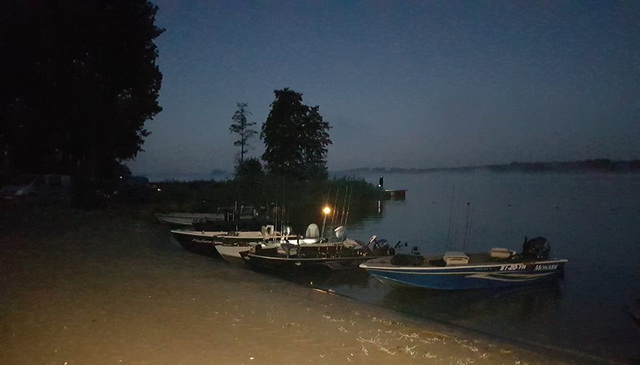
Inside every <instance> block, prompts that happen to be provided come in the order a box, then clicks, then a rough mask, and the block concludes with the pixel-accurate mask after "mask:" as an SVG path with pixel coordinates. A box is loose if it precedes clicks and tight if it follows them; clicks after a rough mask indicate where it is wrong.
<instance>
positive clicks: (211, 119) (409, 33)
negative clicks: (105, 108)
mask: <svg viewBox="0 0 640 365" xmlns="http://www.w3.org/2000/svg"><path fill="white" fill-rule="evenodd" d="M155 4H156V5H158V6H159V11H158V14H157V18H156V25H157V26H159V27H161V28H164V29H166V31H165V33H163V34H162V35H161V36H160V37H159V38H158V39H157V40H156V44H157V46H158V48H159V53H160V56H159V60H158V63H159V66H160V69H161V71H162V73H163V76H164V78H163V84H162V89H161V92H160V99H159V102H160V105H161V106H162V107H163V108H164V110H163V111H162V112H161V113H160V114H158V115H157V116H156V117H155V119H154V120H152V121H149V122H147V124H146V128H147V129H148V130H149V131H151V132H152V134H151V135H150V136H149V137H147V138H146V142H145V144H144V146H143V148H144V149H145V152H142V153H140V154H139V155H138V157H137V158H136V160H135V161H132V162H130V163H129V166H130V167H131V169H132V171H133V172H134V173H142V174H145V173H146V174H159V173H163V174H182V173H208V172H209V171H211V170H213V169H223V170H228V171H231V170H232V169H233V166H234V158H235V155H236V153H237V152H238V151H239V149H238V147H235V146H233V141H234V140H236V139H237V135H233V134H231V133H230V132H229V126H230V125H231V122H232V120H231V117H232V116H233V114H234V112H235V111H236V109H237V106H236V103H238V102H246V103H248V110H249V111H250V112H251V113H252V114H251V115H250V116H249V120H250V121H253V122H256V123H257V124H256V125H255V126H254V128H255V129H256V130H258V131H259V130H260V127H261V126H262V124H263V123H264V121H265V120H266V118H267V116H268V114H269V110H270V104H271V103H272V102H273V101H274V93H273V91H274V90H276V89H283V88H285V87H288V88H290V89H293V90H295V91H297V92H300V93H302V94H303V102H304V103H305V104H306V105H309V106H315V105H318V106H319V107H320V114H321V115H322V116H323V118H324V120H325V121H328V122H329V123H330V125H331V126H332V129H331V130H330V131H329V133H330V136H331V139H332V141H333V145H330V146H329V154H328V164H327V165H328V168H329V169H330V170H341V169H348V168H357V167H406V168H408V167H416V168H431V167H457V166H473V165H485V164H499V163H510V162H513V161H519V162H532V161H564V160H583V159H591V158H609V159H621V160H630V159H640V2H637V1H615V2H614V1H592V2H591V1H561V2H560V1H500V2H497V1H495V2H494V1H482V2H471V1H193V0H190V1H187V0H157V1H155ZM251 145H252V146H253V147H254V148H253V149H252V150H251V151H250V152H249V156H250V157H260V155H261V154H262V152H263V148H264V147H263V146H264V145H263V142H262V141H261V140H260V139H258V138H255V139H254V140H252V141H251Z"/></svg>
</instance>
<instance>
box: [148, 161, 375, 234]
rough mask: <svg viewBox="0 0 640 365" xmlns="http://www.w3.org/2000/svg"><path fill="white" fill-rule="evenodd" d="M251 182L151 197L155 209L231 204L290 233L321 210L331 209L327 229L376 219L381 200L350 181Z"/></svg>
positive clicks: (194, 186)
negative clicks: (283, 226) (258, 214)
mask: <svg viewBox="0 0 640 365" xmlns="http://www.w3.org/2000/svg"><path fill="white" fill-rule="evenodd" d="M247 161H248V160H247ZM253 183H255V184H256V185H254V186H250V185H246V181H241V180H238V179H236V180H234V181H225V182H216V181H191V182H176V181H174V182H164V183H158V184H156V185H157V186H158V187H160V189H161V193H160V194H158V195H157V196H156V200H155V204H156V209H157V210H161V211H191V212H207V213H214V212H219V211H224V210H225V209H228V208H229V207H233V206H234V205H236V203H237V204H238V205H244V206H253V207H256V208H257V209H258V210H259V211H261V212H269V213H270V214H271V215H270V216H268V217H267V219H269V220H270V221H272V222H275V219H278V220H279V221H280V222H285V223H286V224H287V225H290V226H292V227H293V229H294V232H298V233H304V230H305V229H306V226H307V225H308V224H309V223H316V224H320V223H321V222H322V220H323V215H322V212H321V210H322V207H323V206H324V205H329V206H330V207H331V208H332V213H331V215H330V216H327V225H330V226H336V225H339V224H343V223H345V222H346V223H347V224H349V225H353V224H357V222H359V221H361V220H362V219H364V218H365V217H367V216H371V215H375V214H377V210H376V207H377V201H379V200H382V199H383V195H382V194H383V193H382V192H381V191H380V190H379V189H377V188H376V187H374V186H373V185H371V184H369V183H367V182H365V181H364V180H356V179H346V178H342V179H334V180H315V181H312V182H305V181H300V180H288V181H286V180H285V179H284V178H283V177H281V176H280V177H274V176H267V175H263V176H262V177H261V178H260V179H257V180H253ZM276 210H277V216H276V215H275V214H274V213H275V212H276Z"/></svg>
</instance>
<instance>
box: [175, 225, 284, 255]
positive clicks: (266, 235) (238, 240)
mask: <svg viewBox="0 0 640 365" xmlns="http://www.w3.org/2000/svg"><path fill="white" fill-rule="evenodd" d="M171 234H172V235H173V237H174V238H175V239H176V241H178V243H180V245H181V246H182V247H183V248H184V249H185V250H188V251H191V252H195V253H198V254H201V255H205V256H210V257H221V256H220V254H219V253H218V250H217V249H216V247H215V246H217V245H228V246H233V245H240V244H242V243H248V242H266V241H270V240H277V239H280V238H281V234H280V232H278V231H276V230H275V229H274V226H272V225H268V226H263V227H262V228H261V230H260V231H196V230H192V229H173V230H171Z"/></svg>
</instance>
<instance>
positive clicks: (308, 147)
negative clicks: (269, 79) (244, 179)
mask: <svg viewBox="0 0 640 365" xmlns="http://www.w3.org/2000/svg"><path fill="white" fill-rule="evenodd" d="M274 93H275V97H276V98H275V101H274V102H273V103H272V104H271V111H270V113H269V116H268V117H267V120H266V121H265V123H264V124H263V125H262V133H261V138H262V139H263V140H264V143H265V152H264V154H263V155H262V159H263V160H264V161H265V163H266V169H267V170H268V171H269V172H270V173H272V174H276V175H281V176H284V177H286V178H295V179H313V178H320V179H326V177H327V168H326V155H327V152H328V149H327V146H328V145H330V144H331V139H330V138H329V133H328V130H329V129H330V128H331V127H330V126H329V123H328V122H325V121H324V120H323V118H322V116H321V115H320V113H319V107H318V106H314V107H309V106H307V105H304V104H303V103H302V94H300V93H297V92H295V91H293V90H290V89H288V88H285V89H283V90H275V91H274Z"/></svg>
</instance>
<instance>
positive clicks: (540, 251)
mask: <svg viewBox="0 0 640 365" xmlns="http://www.w3.org/2000/svg"><path fill="white" fill-rule="evenodd" d="M549 251H551V246H550V245H549V241H547V239H546V238H544V237H536V238H532V239H530V240H527V239H526V238H525V241H524V244H523V245H522V257H523V258H524V259H525V260H546V259H548V258H549Z"/></svg>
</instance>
